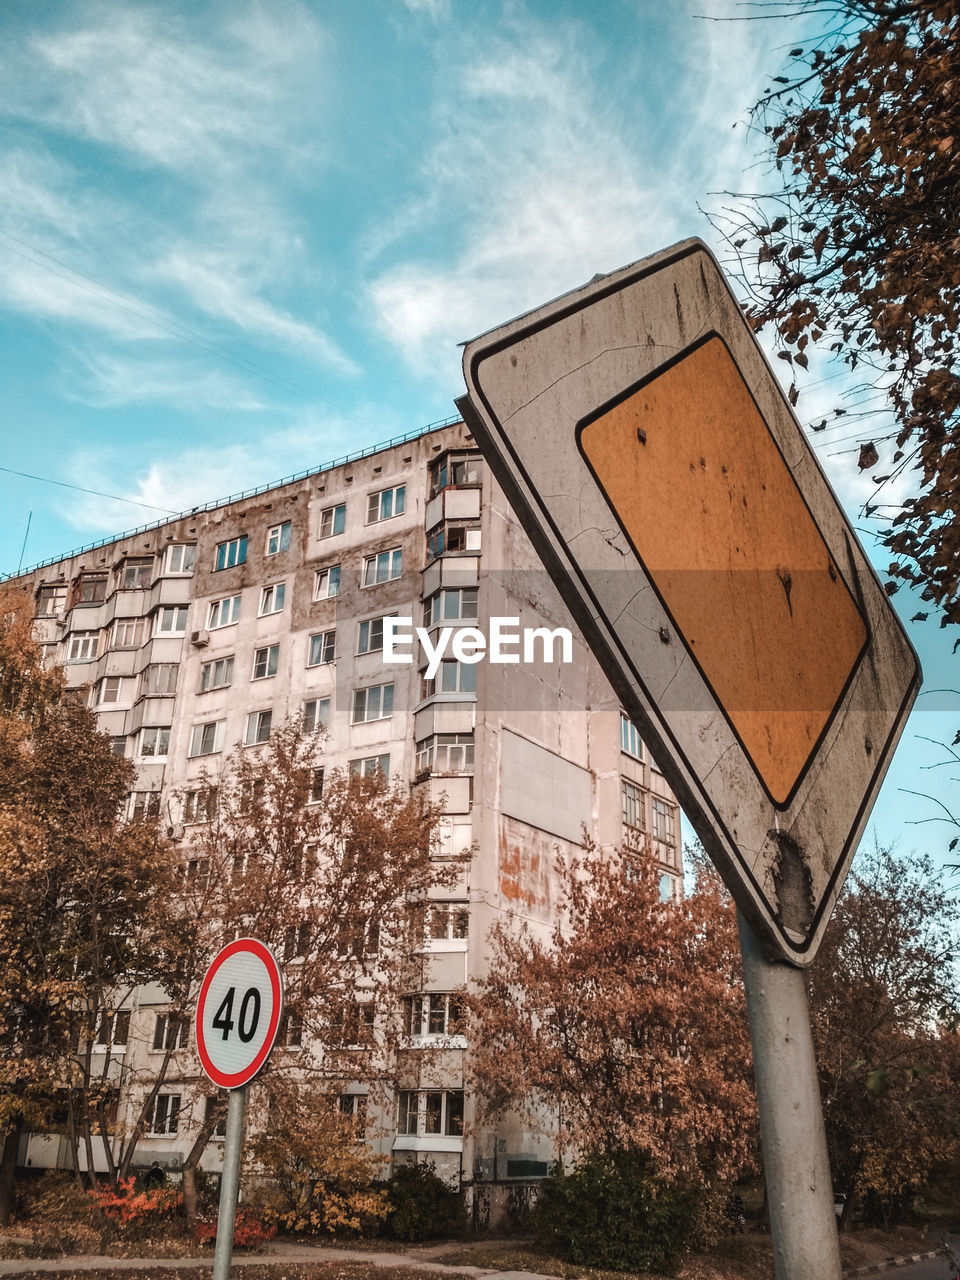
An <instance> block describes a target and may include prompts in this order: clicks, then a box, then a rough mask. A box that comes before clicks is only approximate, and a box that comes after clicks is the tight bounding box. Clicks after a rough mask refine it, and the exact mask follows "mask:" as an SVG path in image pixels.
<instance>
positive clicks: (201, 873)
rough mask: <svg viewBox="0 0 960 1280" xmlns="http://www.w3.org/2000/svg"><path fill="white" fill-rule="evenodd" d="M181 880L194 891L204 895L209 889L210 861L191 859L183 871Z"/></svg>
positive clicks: (206, 859) (207, 859)
mask: <svg viewBox="0 0 960 1280" xmlns="http://www.w3.org/2000/svg"><path fill="white" fill-rule="evenodd" d="M183 878H184V880H185V881H186V883H187V884H189V885H191V886H192V887H193V888H194V889H197V890H199V891H200V892H201V893H206V891H207V889H209V888H210V859H209V858H191V859H190V861H189V862H188V863H187V865H186V866H185V867H184V869H183Z"/></svg>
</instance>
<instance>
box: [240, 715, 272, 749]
mask: <svg viewBox="0 0 960 1280" xmlns="http://www.w3.org/2000/svg"><path fill="white" fill-rule="evenodd" d="M272 721H273V712H272V711H253V712H251V713H250V715H248V716H247V730H246V733H245V734H244V735H243V745H244V746H245V747H257V746H259V745H260V743H261V742H266V740H267V739H268V738H269V737H270V726H271V723H272Z"/></svg>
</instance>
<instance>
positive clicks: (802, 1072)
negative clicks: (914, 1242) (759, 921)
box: [737, 911, 841, 1280]
mask: <svg viewBox="0 0 960 1280" xmlns="http://www.w3.org/2000/svg"><path fill="white" fill-rule="evenodd" d="M737 924H738V926H739V929H740V951H741V954H742V956H743V984H744V987H745V989H746V995H747V1012H748V1015H749V1019H750V1039H751V1041H752V1043H753V1062H754V1072H755V1075H756V1081H757V1104H758V1106H759V1110H760V1136H761V1141H762V1143H763V1167H764V1174H765V1176H766V1181H767V1200H768V1202H769V1206H770V1231H771V1235H772V1237H773V1263H774V1274H775V1276H776V1280H840V1276H841V1271H840V1243H839V1240H838V1237H837V1219H836V1215H835V1213H834V1208H833V1189H832V1185H831V1180H830V1163H829V1160H828V1159H827V1140H826V1134H825V1132H824V1127H823V1111H822V1108H821V1101H820V1087H819V1084H818V1082H817V1064H816V1059H815V1058H814V1053H813V1036H812V1034H811V1031H810V1008H809V1003H808V1001H807V988H806V979H805V977H804V974H803V971H802V970H801V969H796V968H794V967H793V965H789V964H778V963H774V962H772V961H770V960H768V959H767V957H766V955H765V954H764V952H763V951H762V950H761V948H760V944H759V943H758V942H757V939H756V938H755V937H754V934H753V931H752V929H751V928H750V926H749V924H747V922H746V920H745V919H744V918H743V916H742V915H741V914H740V912H739V911H738V912H737Z"/></svg>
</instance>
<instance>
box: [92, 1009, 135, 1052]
mask: <svg viewBox="0 0 960 1280" xmlns="http://www.w3.org/2000/svg"><path fill="white" fill-rule="evenodd" d="M129 1038H130V1010H129V1009H116V1010H114V1009H105V1010H104V1011H103V1012H102V1013H101V1014H100V1017H99V1018H98V1019H97V1031H96V1038H95V1040H94V1043H95V1044H103V1045H108V1044H109V1045H113V1046H114V1047H115V1048H117V1047H120V1048H122V1047H123V1046H124V1045H125V1044H126V1043H127V1040H128V1039H129Z"/></svg>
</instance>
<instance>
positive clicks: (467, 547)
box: [427, 524, 480, 560]
mask: <svg viewBox="0 0 960 1280" xmlns="http://www.w3.org/2000/svg"><path fill="white" fill-rule="evenodd" d="M479 550H480V530H479V528H472V529H468V528H467V527H466V526H465V525H460V524H453V525H441V526H440V528H439V529H435V530H434V532H433V533H430V534H428V535H427V558H428V559H430V560H432V559H434V557H436V556H442V555H443V553H444V552H445V551H479Z"/></svg>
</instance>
